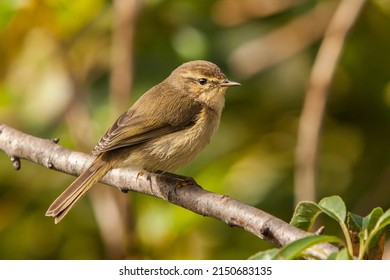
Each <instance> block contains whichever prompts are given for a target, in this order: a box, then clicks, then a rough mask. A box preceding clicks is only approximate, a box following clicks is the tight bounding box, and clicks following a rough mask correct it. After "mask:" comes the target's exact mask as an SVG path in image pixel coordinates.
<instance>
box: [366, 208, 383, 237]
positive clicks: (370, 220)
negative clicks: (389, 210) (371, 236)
mask: <svg viewBox="0 0 390 280" xmlns="http://www.w3.org/2000/svg"><path fill="white" fill-rule="evenodd" d="M382 215H383V210H382V208H380V207H376V208H374V209H373V210H372V211H371V213H370V214H368V215H367V216H366V217H364V218H363V226H362V229H363V230H367V231H368V232H371V231H372V230H373V229H374V228H375V226H376V224H377V222H378V220H379V219H380V217H381V216H382Z"/></svg>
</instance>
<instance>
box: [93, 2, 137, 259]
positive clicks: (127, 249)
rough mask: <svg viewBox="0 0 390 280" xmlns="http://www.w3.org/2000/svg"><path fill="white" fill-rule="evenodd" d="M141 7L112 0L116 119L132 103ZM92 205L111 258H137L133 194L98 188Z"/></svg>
mask: <svg viewBox="0 0 390 280" xmlns="http://www.w3.org/2000/svg"><path fill="white" fill-rule="evenodd" d="M140 6H141V1H140V0H115V1H113V6H112V22H113V23H112V37H111V51H110V58H111V60H110V61H111V65H110V66H111V67H110V69H111V71H110V81H109V92H110V93H109V94H110V101H111V106H110V108H111V110H112V111H113V115H114V116H115V117H117V115H118V114H119V113H122V112H123V111H125V110H127V109H128V107H129V104H130V95H131V90H132V85H133V77H134V69H133V66H134V37H135V31H136V28H135V27H136V20H137V17H138V13H139V11H140ZM129 200H130V201H129ZM91 202H92V206H93V211H94V214H95V217H96V221H97V223H98V228H99V231H100V234H101V236H102V239H103V243H104V247H105V251H106V253H107V255H108V256H109V258H110V259H123V258H132V259H134V258H138V257H137V256H136V255H135V254H136V252H137V249H136V248H137V245H136V244H137V237H136V233H135V215H134V209H133V207H132V203H131V195H128V196H124V195H122V194H121V193H118V192H110V191H109V190H108V189H107V188H96V191H95V192H93V193H92V195H91ZM129 254H132V255H131V256H130V255H129Z"/></svg>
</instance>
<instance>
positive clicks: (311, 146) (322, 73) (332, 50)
mask: <svg viewBox="0 0 390 280" xmlns="http://www.w3.org/2000/svg"><path fill="white" fill-rule="evenodd" d="M365 3H366V0H343V1H342V2H341V3H340V4H339V6H338V8H337V10H336V12H335V14H334V16H333V18H332V19H331V21H330V23H329V26H328V28H327V30H326V32H325V37H324V39H323V42H322V44H321V47H320V49H319V51H318V55H317V58H316V60H315V62H314V65H313V69H312V72H311V75H310V80H309V87H308V90H307V93H306V99H305V102H304V105H303V110H302V115H301V117H300V121H299V128H298V139H297V147H296V154H295V160H296V161H295V165H296V166H295V201H296V202H298V201H302V200H311V201H315V200H316V194H315V190H316V167H317V166H316V165H317V155H318V146H319V135H320V131H321V124H322V119H323V116H324V111H325V105H326V100H327V97H328V93H329V87H330V84H331V82H332V79H333V76H334V73H335V70H336V67H337V63H338V61H339V58H340V55H341V52H342V49H343V47H344V42H345V39H346V37H347V35H348V32H349V30H350V29H351V28H352V26H353V24H354V23H355V21H356V19H357V17H358V15H359V12H360V11H361V9H362V8H363V6H364V4H365Z"/></svg>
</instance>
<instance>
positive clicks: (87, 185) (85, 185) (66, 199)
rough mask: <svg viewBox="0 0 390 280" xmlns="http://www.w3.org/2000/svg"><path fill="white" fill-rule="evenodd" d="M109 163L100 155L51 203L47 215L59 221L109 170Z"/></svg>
mask: <svg viewBox="0 0 390 280" xmlns="http://www.w3.org/2000/svg"><path fill="white" fill-rule="evenodd" d="M110 169H111V166H110V164H109V163H107V162H105V161H103V160H101V156H98V157H97V158H96V159H95V160H94V161H93V162H92V164H91V165H90V166H89V167H88V168H87V169H86V170H85V171H84V172H83V173H81V175H80V176H79V177H78V178H77V179H76V180H75V181H74V182H73V183H72V184H71V185H70V186H69V187H68V188H67V189H66V190H65V191H64V192H63V193H62V194H60V196H59V197H57V199H56V200H54V202H53V203H52V204H51V205H50V207H49V209H48V210H47V212H46V216H51V217H54V222H55V223H56V224H57V223H59V222H60V221H61V220H62V219H63V218H64V217H65V215H66V214H67V213H68V212H69V210H70V209H71V208H72V207H73V205H75V204H76V202H77V201H79V200H80V199H81V198H82V197H83V196H84V195H85V194H86V193H87V192H88V191H89V190H90V189H91V188H92V187H93V186H94V185H95V184H96V183H97V182H98V181H99V180H100V179H101V178H102V177H103V176H104V175H105V174H106V173H107V172H108V171H109V170H110Z"/></svg>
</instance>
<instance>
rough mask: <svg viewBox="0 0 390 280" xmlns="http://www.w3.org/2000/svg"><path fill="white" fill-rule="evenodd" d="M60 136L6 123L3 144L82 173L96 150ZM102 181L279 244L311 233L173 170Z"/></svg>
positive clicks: (319, 251)
mask: <svg viewBox="0 0 390 280" xmlns="http://www.w3.org/2000/svg"><path fill="white" fill-rule="evenodd" d="M55 142H56V141H52V140H47V139H41V138H37V137H34V136H30V135H27V134H24V133H22V132H20V131H18V130H15V129H13V128H11V127H8V126H6V125H4V124H0V149H1V150H3V151H4V152H6V153H7V154H8V155H9V156H10V158H11V157H12V158H14V159H26V160H29V161H32V162H35V163H38V164H40V165H43V166H45V167H47V168H50V169H54V170H58V171H62V172H65V173H68V174H72V175H79V174H80V173H81V172H82V171H83V170H84V169H85V168H87V167H88V166H89V164H90V163H91V162H92V160H93V156H88V155H86V154H83V153H80V152H75V151H72V150H69V149H66V148H63V147H61V146H59V145H57V144H56V143H55ZM101 181H102V182H103V183H106V184H108V185H111V186H113V187H116V188H118V189H119V190H121V191H123V192H127V191H136V192H140V193H144V194H148V195H152V196H155V197H158V198H161V199H164V200H166V201H169V202H171V203H173V204H176V205H178V206H181V207H183V208H186V209H188V210H190V211H192V212H195V213H198V214H201V215H203V216H209V217H213V218H216V219H218V220H221V221H224V222H225V223H227V224H229V225H231V226H238V227H241V228H243V229H244V230H246V231H248V232H250V233H252V234H254V235H256V236H258V237H260V238H261V239H263V240H265V241H268V242H270V243H272V244H274V245H275V246H284V245H286V244H289V243H291V242H292V241H294V240H296V239H299V238H302V237H304V236H307V235H309V234H311V233H307V232H304V231H302V230H300V229H298V228H295V227H293V226H291V225H290V224H288V223H286V222H284V221H282V220H280V219H278V218H276V217H274V216H272V215H270V214H268V213H265V212H263V211H261V210H259V209H257V208H254V207H251V206H249V205H246V204H244V203H242V202H239V201H237V200H234V199H232V198H230V197H228V196H226V195H220V194H216V193H212V192H209V191H206V190H204V189H202V188H201V187H199V186H197V185H196V184H194V185H188V186H185V187H180V188H178V187H177V186H178V184H179V183H180V181H179V180H178V179H177V178H174V177H172V176H169V175H164V174H154V173H147V172H145V171H141V170H135V169H132V168H118V169H114V170H111V171H110V172H109V173H107V175H106V176H104V177H103V179H102V180H101ZM335 251H337V249H336V248H335V247H334V246H332V245H330V244H320V245H317V246H316V247H314V248H313V249H311V250H310V254H312V255H313V256H315V257H317V258H321V259H324V258H326V257H327V256H328V255H329V254H330V253H332V252H335Z"/></svg>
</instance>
